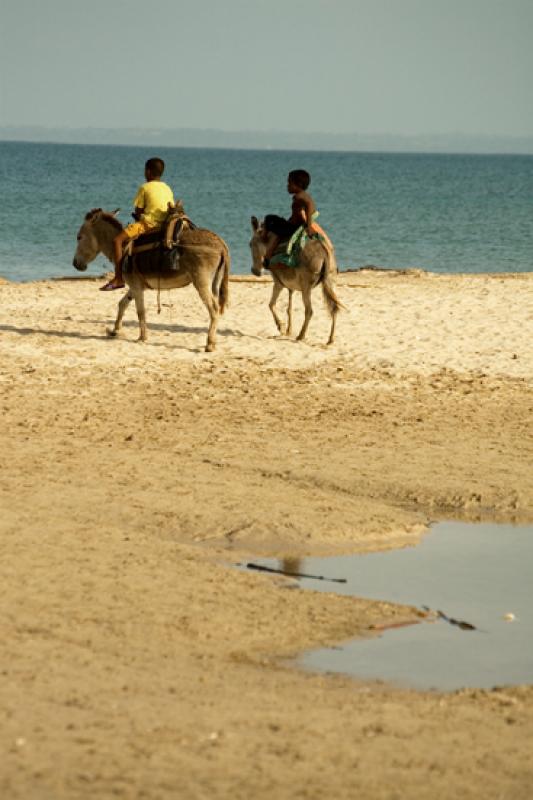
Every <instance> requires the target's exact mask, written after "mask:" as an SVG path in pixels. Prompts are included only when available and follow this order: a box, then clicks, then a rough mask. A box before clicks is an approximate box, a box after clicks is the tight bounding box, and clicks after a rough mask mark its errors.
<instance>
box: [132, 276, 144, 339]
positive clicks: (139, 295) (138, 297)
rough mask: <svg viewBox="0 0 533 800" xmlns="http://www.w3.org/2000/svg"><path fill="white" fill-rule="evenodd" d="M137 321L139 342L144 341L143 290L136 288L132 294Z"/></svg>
mask: <svg viewBox="0 0 533 800" xmlns="http://www.w3.org/2000/svg"><path fill="white" fill-rule="evenodd" d="M133 297H134V299H135V308H136V309H137V319H138V320H139V339H138V341H139V342H145V341H146V308H145V305H144V288H142V289H141V288H137V289H136V290H135V292H134V294H133Z"/></svg>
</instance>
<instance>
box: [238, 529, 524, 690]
mask: <svg viewBox="0 0 533 800" xmlns="http://www.w3.org/2000/svg"><path fill="white" fill-rule="evenodd" d="M254 563H256V564H259V565H263V566H266V567H270V568H277V569H285V570H286V571H288V572H293V573H294V572H298V573H302V572H303V573H306V574H310V575H317V576H325V577H330V578H336V579H342V578H345V579H346V583H339V582H330V581H328V580H317V579H315V578H298V583H299V585H300V586H301V587H302V588H306V589H313V590H315V591H327V592H335V593H338V594H349V595H357V596H358V597H366V598H372V599H379V600H387V601H389V602H397V603H404V604H407V605H413V606H416V607H417V608H420V609H422V608H423V607H424V606H427V607H429V608H430V609H432V610H434V611H435V612H436V611H441V612H443V614H444V615H445V616H446V617H447V618H448V621H446V620H445V619H444V618H442V617H441V618H436V619H435V620H434V621H433V622H426V621H424V622H422V623H421V624H416V625H410V626H408V627H402V628H396V629H391V630H385V631H384V632H383V633H382V634H381V635H379V636H377V637H372V638H369V639H357V640H355V641H351V642H348V643H344V644H342V645H341V646H338V647H334V648H326V649H323V650H317V651H312V652H309V653H307V654H305V655H304V656H302V657H301V658H300V659H299V661H298V663H299V664H300V665H301V666H303V667H305V668H308V669H312V670H316V671H327V672H338V673H343V674H349V675H354V676H356V677H359V678H367V679H379V680H385V681H389V682H392V683H396V684H399V685H403V686H408V687H412V688H417V689H432V688H434V689H439V690H453V689H459V688H461V687H465V686H468V687H480V688H490V687H493V686H500V685H505V684H507V685H510V684H522V683H533V527H532V526H513V525H500V524H465V523H459V522H441V523H438V524H436V525H434V526H432V528H431V532H430V533H429V534H428V535H427V536H425V537H424V539H423V540H422V541H421V543H420V544H418V545H417V546H415V547H412V548H406V549H402V550H392V551H387V552H381V553H371V554H368V555H355V556H341V557H330V558H306V559H302V560H299V561H290V562H288V561H284V562H278V561H274V560H272V559H269V560H268V559H265V560H256V561H255V562H254ZM450 619H451V620H452V622H455V623H456V622H457V621H466V622H467V623H469V624H470V625H471V626H474V627H475V629H474V630H472V629H469V628H468V627H460V626H459V625H457V624H450V622H449V620H450Z"/></svg>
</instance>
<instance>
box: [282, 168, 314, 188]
mask: <svg viewBox="0 0 533 800" xmlns="http://www.w3.org/2000/svg"><path fill="white" fill-rule="evenodd" d="M310 183H311V176H310V174H309V173H308V172H306V171H305V169H293V170H292V172H289V177H288V178H287V187H288V188H289V192H291V191H294V192H297V191H300V192H302V191H303V192H305V190H306V189H307V187H308V186H309V184H310Z"/></svg>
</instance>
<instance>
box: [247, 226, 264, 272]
mask: <svg viewBox="0 0 533 800" xmlns="http://www.w3.org/2000/svg"><path fill="white" fill-rule="evenodd" d="M252 231H253V233H252V238H251V239H250V252H251V254H252V272H253V274H254V275H257V276H259V275H262V273H263V258H264V256H265V252H266V236H267V234H266V231H265V229H264V228H263V224H262V223H261V222H259V220H258V219H257V217H252Z"/></svg>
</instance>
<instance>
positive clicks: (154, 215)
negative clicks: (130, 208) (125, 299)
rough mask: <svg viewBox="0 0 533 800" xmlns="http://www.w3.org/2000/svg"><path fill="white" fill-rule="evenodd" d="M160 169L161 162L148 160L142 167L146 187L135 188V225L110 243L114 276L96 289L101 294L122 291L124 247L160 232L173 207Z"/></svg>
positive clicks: (162, 170) (162, 162)
mask: <svg viewBox="0 0 533 800" xmlns="http://www.w3.org/2000/svg"><path fill="white" fill-rule="evenodd" d="M164 169H165V162H164V161H163V159H161V158H149V159H148V161H147V162H146V164H145V165H144V177H145V178H146V183H143V185H142V186H141V187H140V188H139V190H138V192H137V194H136V195H135V200H134V201H133V205H134V206H135V211H134V212H133V216H134V217H135V222H131V223H130V224H129V225H126V227H125V228H124V230H123V231H121V232H120V233H119V234H118V235H117V236H116V237H115V239H114V241H113V251H114V259H113V260H114V264H115V274H114V276H113V277H112V278H111V280H110V281H109V282H108V283H106V284H105V286H101V287H100V291H101V292H110V291H113V289H123V288H124V280H123V278H122V251H123V247H124V243H125V242H127V241H129V240H131V239H137V237H138V236H141V235H142V234H143V233H150V232H152V231H156V230H158V229H159V228H161V226H162V224H163V222H164V221H165V218H166V216H167V213H168V207H169V204H170V205H174V195H173V193H172V189H171V188H170V186H167V184H166V183H164V182H163V181H162V180H161V175H162V174H163V172H164Z"/></svg>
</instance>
